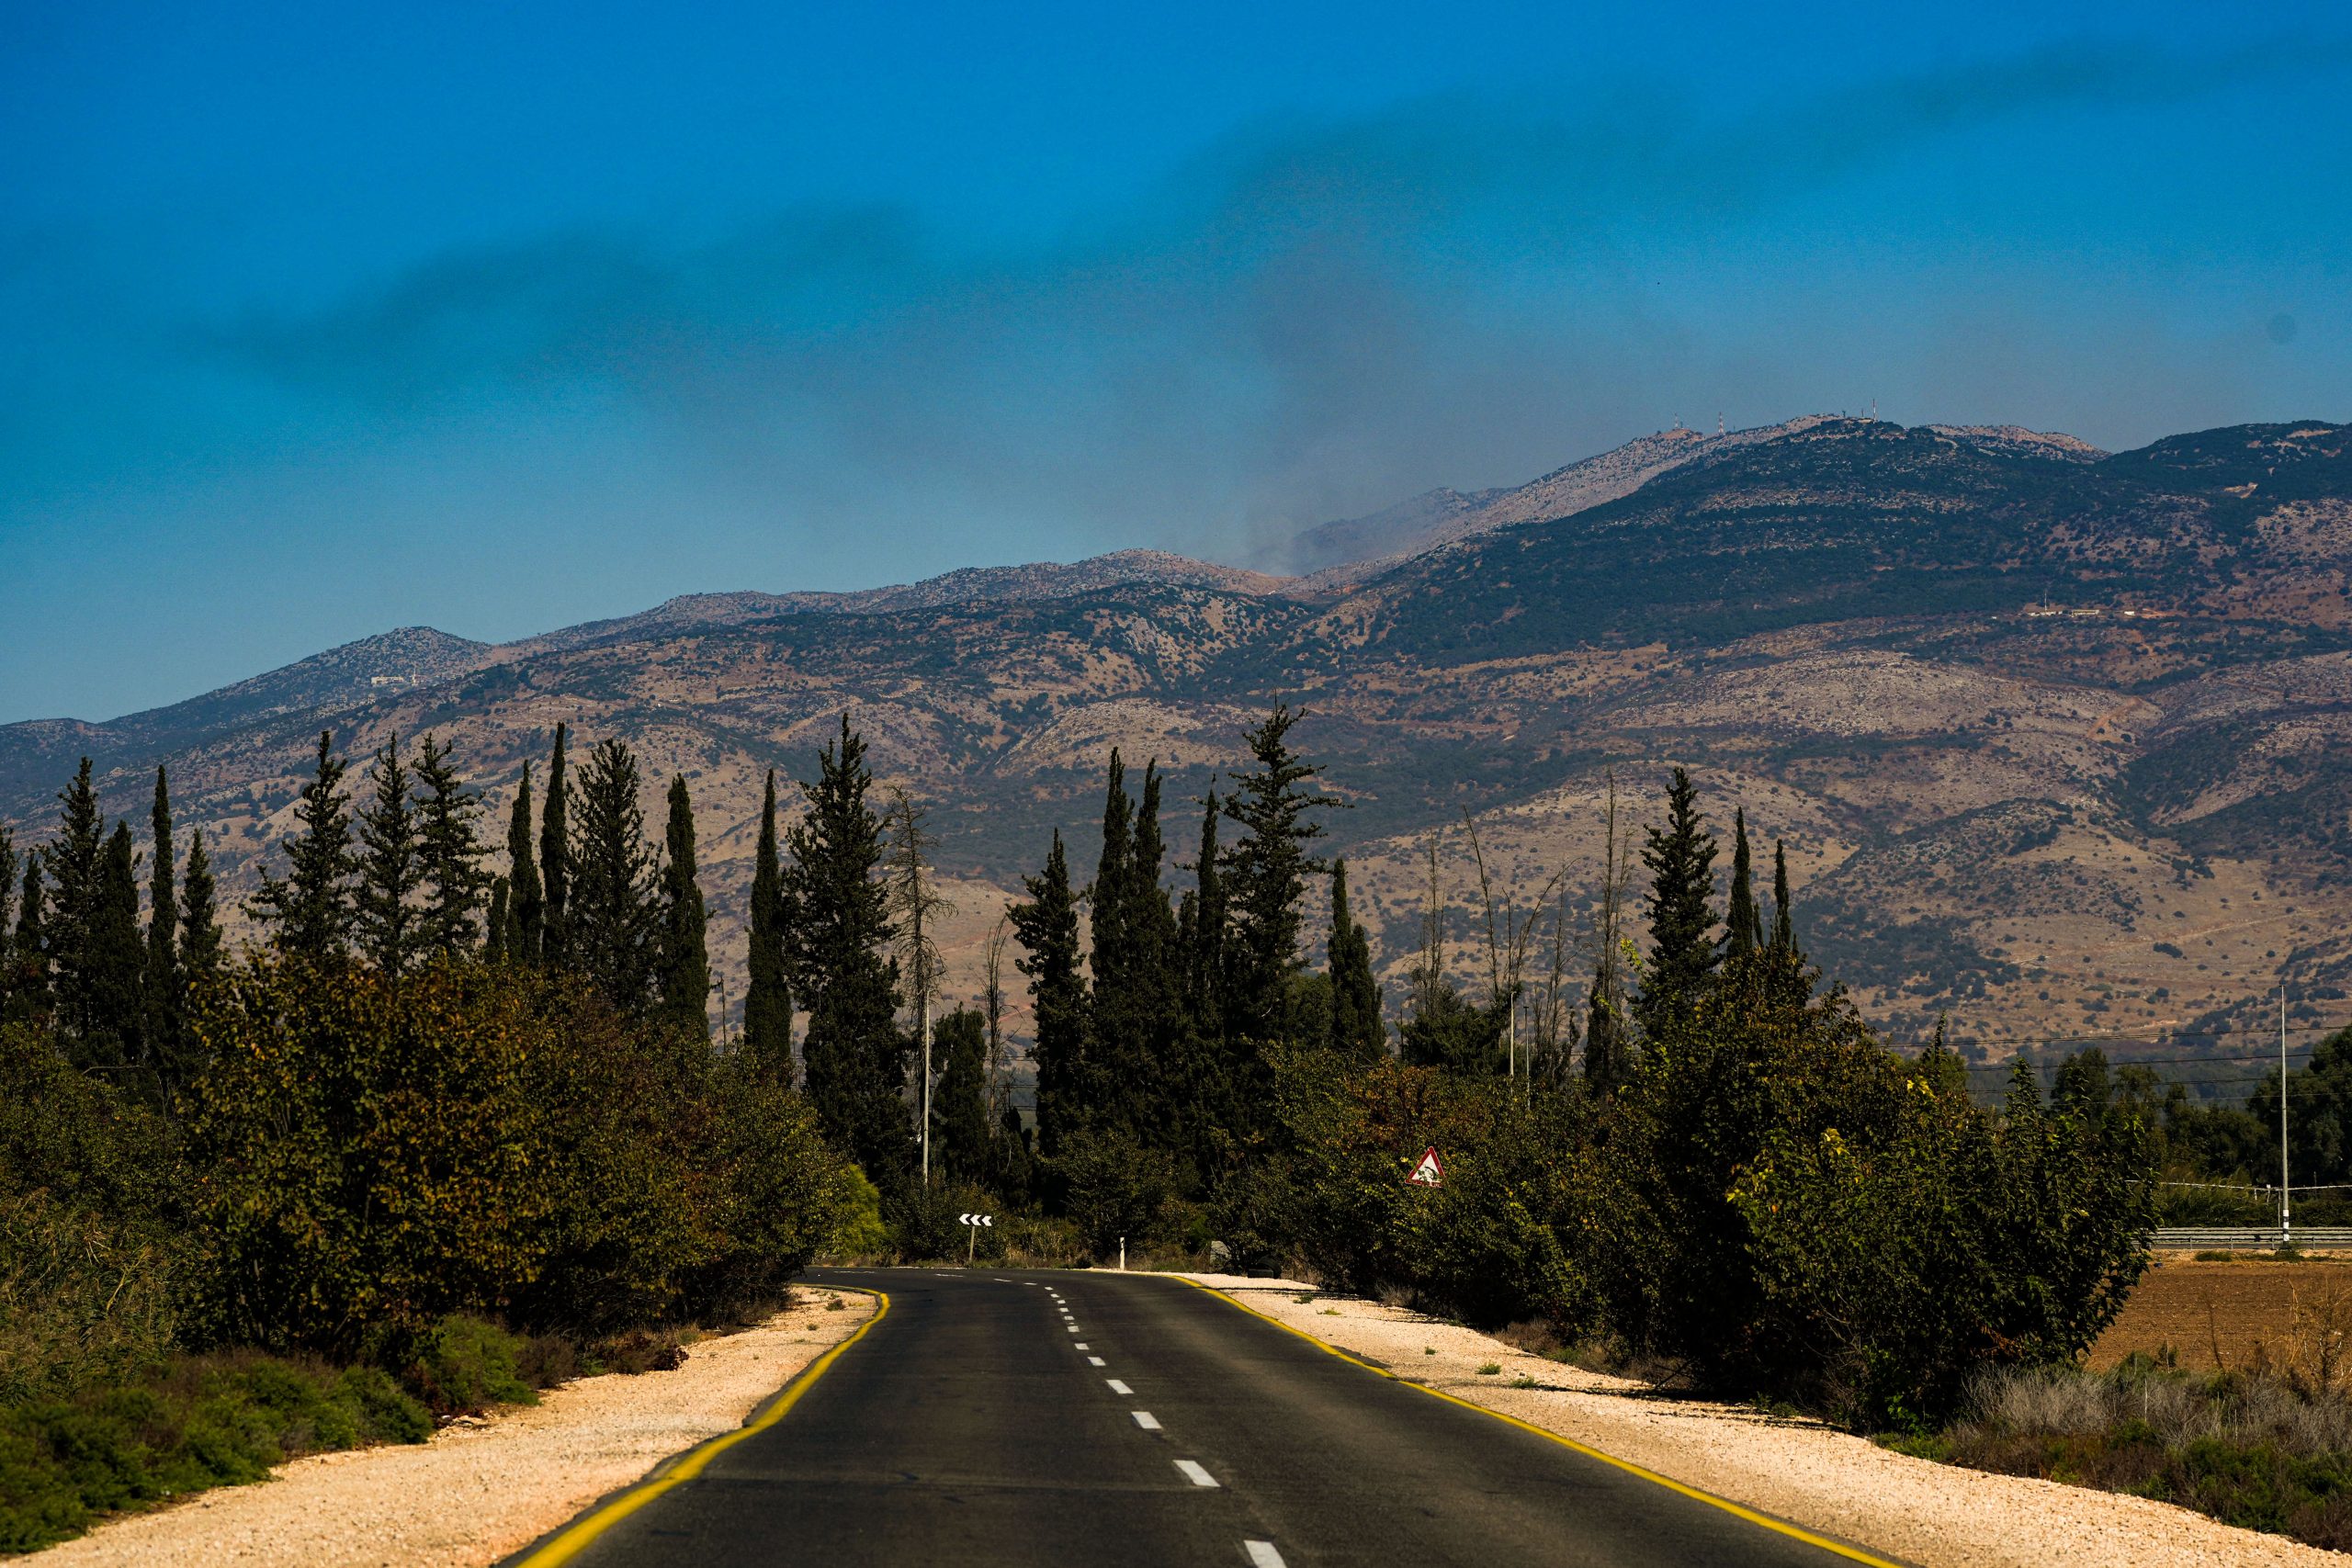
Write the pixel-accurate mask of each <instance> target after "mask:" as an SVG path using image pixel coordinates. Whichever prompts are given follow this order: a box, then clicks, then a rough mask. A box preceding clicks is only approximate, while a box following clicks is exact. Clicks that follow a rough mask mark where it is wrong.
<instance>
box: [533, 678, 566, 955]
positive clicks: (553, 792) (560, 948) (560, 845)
mask: <svg viewBox="0 0 2352 1568" xmlns="http://www.w3.org/2000/svg"><path fill="white" fill-rule="evenodd" d="M563 745H564V727H563V726H562V725H560V724H559V725H557V726H556V727H555V751H554V753H553V754H552V755H551V756H549V757H548V803H547V806H546V807H545V808H544V809H543V810H542V811H541V812H540V813H539V890H540V896H541V904H540V914H539V958H540V961H541V962H542V963H545V964H549V965H556V964H565V963H569V962H570V961H571V794H570V790H569V788H568V787H567V784H566V781H565V778H564V758H563Z"/></svg>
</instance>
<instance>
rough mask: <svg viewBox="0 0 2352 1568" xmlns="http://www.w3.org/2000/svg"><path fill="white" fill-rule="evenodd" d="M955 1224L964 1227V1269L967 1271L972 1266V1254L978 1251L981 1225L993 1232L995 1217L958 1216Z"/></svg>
mask: <svg viewBox="0 0 2352 1568" xmlns="http://www.w3.org/2000/svg"><path fill="white" fill-rule="evenodd" d="M956 1224H959V1225H963V1226H965V1227H966V1235H965V1236H964V1267H965V1268H967V1269H969V1268H970V1267H971V1266H972V1255H973V1253H975V1252H977V1251H978V1249H979V1245H980V1227H981V1226H982V1225H986V1226H988V1227H989V1229H990V1230H994V1229H995V1228H996V1216H995V1215H994V1214H958V1215H956Z"/></svg>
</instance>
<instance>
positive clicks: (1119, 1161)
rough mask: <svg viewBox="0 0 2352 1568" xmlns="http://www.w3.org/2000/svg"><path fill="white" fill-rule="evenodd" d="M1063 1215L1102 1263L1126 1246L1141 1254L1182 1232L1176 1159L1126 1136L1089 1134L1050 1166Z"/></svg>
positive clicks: (1065, 1147) (1069, 1142) (1066, 1145)
mask: <svg viewBox="0 0 2352 1568" xmlns="http://www.w3.org/2000/svg"><path fill="white" fill-rule="evenodd" d="M1049 1168H1050V1174H1051V1179H1052V1180H1053V1181H1054V1183H1055V1185H1056V1186H1057V1189H1058V1190H1060V1191H1061V1193H1062V1195H1063V1199H1062V1212H1063V1213H1064V1214H1065V1215H1067V1216H1068V1217H1069V1220H1070V1222H1071V1223H1072V1224H1075V1225H1076V1226H1077V1227H1078V1234H1079V1238H1080V1241H1081V1242H1083V1243H1084V1245H1085V1246H1086V1247H1087V1248H1088V1250H1089V1251H1091V1253H1092V1254H1093V1255H1094V1256H1095V1257H1096V1258H1114V1257H1116V1256H1117V1254H1118V1250H1119V1245H1120V1243H1121V1241H1122V1240H1124V1241H1125V1243H1126V1244H1127V1246H1128V1247H1131V1248H1133V1249H1135V1250H1136V1251H1141V1250H1142V1249H1143V1247H1145V1246H1146V1245H1147V1244H1148V1243H1150V1242H1153V1241H1158V1240H1162V1239H1166V1238H1167V1237H1168V1236H1170V1235H1172V1234H1174V1232H1175V1230H1176V1229H1177V1221H1178V1216H1177V1214H1176V1213H1175V1209H1174V1203H1175V1200H1176V1196H1177V1191H1178V1188H1179V1186H1180V1183H1181V1181H1182V1178H1181V1176H1180V1175H1179V1173H1178V1170H1177V1168H1176V1160H1175V1156H1172V1155H1170V1153H1168V1152H1167V1151H1166V1150H1164V1149H1155V1148H1149V1147H1147V1146H1145V1145H1143V1144H1141V1143H1138V1142H1137V1141H1136V1139H1134V1138H1132V1137H1129V1136H1127V1135H1125V1134H1119V1133H1111V1132H1098V1131H1093V1130H1089V1131H1087V1132H1083V1133H1080V1134H1076V1135H1074V1136H1071V1137H1069V1138H1066V1139H1064V1140H1063V1142H1062V1146H1061V1151H1060V1152H1059V1153H1058V1154H1057V1155H1056V1156H1054V1158H1053V1159H1052V1160H1051V1161H1050V1162H1049Z"/></svg>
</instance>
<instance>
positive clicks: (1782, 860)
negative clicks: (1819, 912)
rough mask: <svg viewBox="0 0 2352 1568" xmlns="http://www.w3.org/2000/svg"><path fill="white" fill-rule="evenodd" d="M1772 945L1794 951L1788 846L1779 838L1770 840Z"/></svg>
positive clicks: (1777, 948) (1786, 951) (1779, 948)
mask: <svg viewBox="0 0 2352 1568" xmlns="http://www.w3.org/2000/svg"><path fill="white" fill-rule="evenodd" d="M1772 946H1773V947H1774V949H1775V950H1777V951H1779V952H1781V953H1794V952H1795V951H1796V946H1797V932H1796V924H1795V922H1794V921H1793V920H1792V919H1791V918H1790V909H1789V847H1788V845H1787V844H1785V843H1783V842H1782V841H1781V840H1778V839H1775V840H1772Z"/></svg>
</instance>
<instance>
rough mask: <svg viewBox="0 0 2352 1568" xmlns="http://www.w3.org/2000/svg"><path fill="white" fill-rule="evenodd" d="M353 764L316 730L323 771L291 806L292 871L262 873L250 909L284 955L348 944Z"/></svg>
mask: <svg viewBox="0 0 2352 1568" xmlns="http://www.w3.org/2000/svg"><path fill="white" fill-rule="evenodd" d="M348 766H349V764H348V763H346V762H345V761H344V760H343V759H342V758H340V757H338V756H336V755H335V754H334V736H333V735H332V734H330V733H329V732H328V731H326V730H323V729H322V730H321V731H319V753H318V766H317V768H316V770H315V772H313V773H312V774H311V782H310V783H309V784H304V785H303V786H302V798H301V800H300V802H299V803H297V805H296V806H295V807H294V822H295V836H294V837H293V838H292V839H291V840H288V842H287V845H286V860H287V874H286V877H285V879H284V880H282V881H281V880H279V879H278V878H277V876H276V875H274V874H271V873H269V872H267V871H265V872H263V873H262V877H261V890H260V891H259V892H258V893H256V894H254V897H253V898H252V900H251V901H250V903H249V905H248V908H250V909H251V910H252V911H253V914H254V919H257V920H259V921H260V922H261V923H262V924H263V925H264V926H265V927H266V928H267V929H268V931H269V938H270V942H271V945H273V946H274V947H276V948H277V951H278V952H279V953H283V954H285V955H286V956H287V957H289V958H296V959H308V960H311V961H319V960H324V959H334V958H341V957H343V956H344V955H345V952H346V950H347V949H348V946H349V944H350V941H351V908H352V905H351V874H352V873H353V871H354V870H355V869H356V865H357V862H356V857H355V856H354V855H353V853H352V850H351V813H350V808H349V804H348V803H347V802H346V801H345V799H344V795H343V775H344V773H345V770H346V769H347V767H348Z"/></svg>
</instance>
